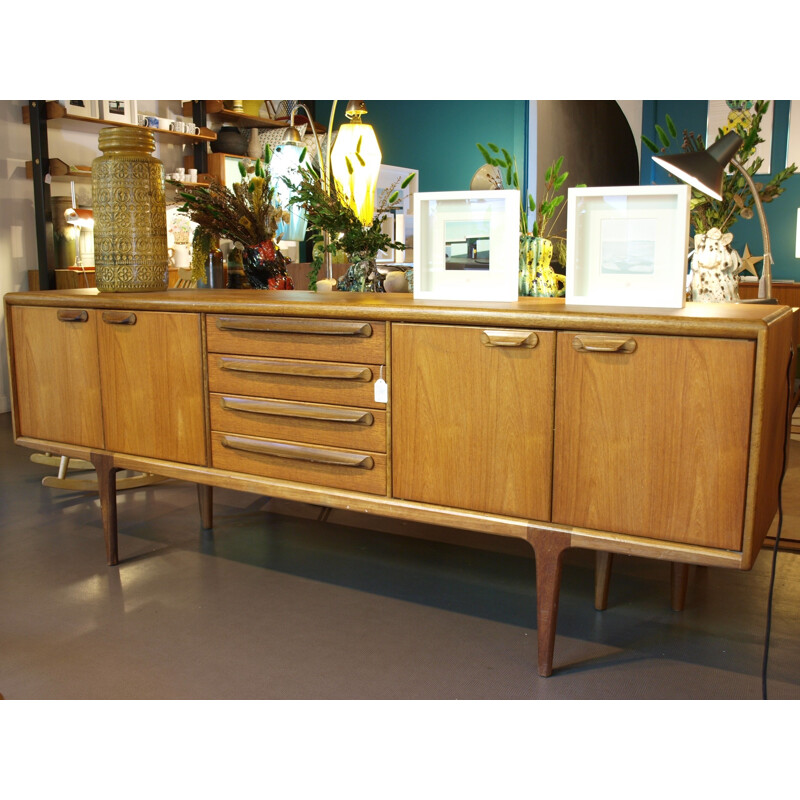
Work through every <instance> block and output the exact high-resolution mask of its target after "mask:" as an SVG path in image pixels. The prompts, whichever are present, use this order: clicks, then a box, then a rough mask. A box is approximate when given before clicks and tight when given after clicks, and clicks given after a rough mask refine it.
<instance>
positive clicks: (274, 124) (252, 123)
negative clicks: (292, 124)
mask: <svg viewBox="0 0 800 800" xmlns="http://www.w3.org/2000/svg"><path fill="white" fill-rule="evenodd" d="M196 103H204V104H205V111H206V114H209V115H213V116H214V117H216V118H217V119H219V120H220V122H227V123H229V124H231V125H235V126H236V127H237V128H288V127H289V123H288V121H287V122H284V121H282V120H275V119H270V118H269V117H255V116H252V115H250V114H243V113H242V112H241V111H231V110H230V109H229V108H225V106H224V104H223V101H222V100H191V101H189V102H187V103H184V104H183V115H184V116H185V117H191V116H192V115H193V113H194V110H195V104H196ZM197 124H198V123H197V122H195V125H197Z"/></svg>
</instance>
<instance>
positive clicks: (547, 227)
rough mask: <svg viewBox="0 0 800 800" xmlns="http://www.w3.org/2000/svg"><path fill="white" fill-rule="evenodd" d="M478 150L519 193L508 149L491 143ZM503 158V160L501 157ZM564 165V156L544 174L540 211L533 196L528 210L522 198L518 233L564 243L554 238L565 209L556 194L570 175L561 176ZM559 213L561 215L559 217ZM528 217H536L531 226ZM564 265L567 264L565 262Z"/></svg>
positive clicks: (507, 184) (561, 196) (583, 184)
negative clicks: (555, 228)
mask: <svg viewBox="0 0 800 800" xmlns="http://www.w3.org/2000/svg"><path fill="white" fill-rule="evenodd" d="M477 147H478V150H479V151H480V153H481V155H482V156H483V158H484V160H485V161H486V163H487V164H490V165H492V166H495V167H497V168H498V169H500V170H503V171H504V173H505V179H504V180H505V185H506V186H508V187H509V188H510V189H519V174H518V172H517V161H516V159H515V158H514V157H513V156H512V155H511V154H510V153H509V152H508V150H506V149H505V148H502V147H498V146H497V145H496V144H493V143H492V142H488V143H487V144H486V145H485V146H484V145H482V144H479V145H477ZM501 155H502V157H501ZM563 165H564V156H559V157H558V158H557V159H556V160H555V161H554V162H553V163H552V164H551V165H550V166H549V167H548V168H547V171H546V172H545V176H544V194H543V196H542V199H541V202H540V203H539V205H538V207H537V205H536V199H535V198H534V196H533V195H532V194H529V195H528V207H527V210H526V208H525V205H524V203H523V202H522V198H520V206H519V230H520V233H522V234H527V233H530V234H531V235H532V236H541V237H543V238H545V239H563V237H561V236H553V234H552V231H553V227H554V226H555V224H556V222H557V221H558V219H559V217H560V216H561V213H562V212H563V210H564V208H566V205H565V204H564V199H565V197H564V195H563V194H557V192H559V190H560V189H561V187H562V186H563V185H564V183H565V181H566V180H567V178H568V177H569V172H562V171H561V168H562V167H563ZM577 185H578V186H585V185H586V184H585V183H579V184H577ZM556 211H558V213H556ZM529 214H531V215H532V216H533V220H532V222H531V224H530V226H529V224H528V223H529ZM557 247H558V251H559V252H561V253H563V243H562V244H561V245H557ZM561 263H564V262H563V261H562V262H561Z"/></svg>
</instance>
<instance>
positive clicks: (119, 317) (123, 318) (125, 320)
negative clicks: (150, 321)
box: [103, 311, 136, 325]
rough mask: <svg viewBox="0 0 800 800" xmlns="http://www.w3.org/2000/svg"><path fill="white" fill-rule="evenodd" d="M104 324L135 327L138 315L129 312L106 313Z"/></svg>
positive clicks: (104, 313) (104, 314)
mask: <svg viewBox="0 0 800 800" xmlns="http://www.w3.org/2000/svg"><path fill="white" fill-rule="evenodd" d="M103 322H107V323H108V324H109V325H135V324H136V314H133V313H131V312H129V311H104V312H103Z"/></svg>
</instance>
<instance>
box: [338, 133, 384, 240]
mask: <svg viewBox="0 0 800 800" xmlns="http://www.w3.org/2000/svg"><path fill="white" fill-rule="evenodd" d="M381 157H382V156H381V149H380V147H379V146H378V139H377V137H376V136H375V131H374V130H373V129H372V125H366V124H365V123H363V122H354V123H346V124H344V125H342V126H341V128H339V132H338V134H337V135H336V143H335V144H334V146H333V151H332V152H331V171H332V172H333V178H334V180H335V181H336V185H337V188H338V190H339V192H340V193H341V194H342V196H343V197H344V198H345V199H346V200H347V203H348V205H349V206H350V208H352V209H353V212H354V213H355V215H356V216H357V217H358V218H359V219H360V220H361V222H362V224H363V225H371V224H372V220H373V218H374V216H375V187H376V186H377V183H378V173H379V172H380V168H381Z"/></svg>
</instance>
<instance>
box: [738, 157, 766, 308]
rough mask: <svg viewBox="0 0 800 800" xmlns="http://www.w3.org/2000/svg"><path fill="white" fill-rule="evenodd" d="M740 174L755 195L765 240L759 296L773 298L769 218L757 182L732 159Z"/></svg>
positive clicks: (754, 198) (762, 235) (754, 199)
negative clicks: (765, 213) (765, 212)
mask: <svg viewBox="0 0 800 800" xmlns="http://www.w3.org/2000/svg"><path fill="white" fill-rule="evenodd" d="M730 163H731V164H733V166H734V167H736V169H738V170H739V172H741V173H742V175H743V176H744V179H745V181H746V183H747V185H748V187H749V188H750V193H751V194H752V195H753V202H754V203H755V206H756V212H757V213H758V221H759V222H760V223H761V238H762V239H763V240H764V261H763V269H762V270H761V280H760V281H759V282H758V296H759V297H760V298H771V297H772V248H771V246H770V241H769V228H768V227H767V218H766V216H765V215H764V205H763V204H762V202H761V198H760V197H759V195H758V190H757V189H756V185H755V182H754V181H753V178H752V176H751V175H750V173H749V172H748V171H747V170H746V169H745V168H744V167H743V166H742V165H741V164H740V163H739V161H737V160H736V159H735V158H732V159H731V161H730Z"/></svg>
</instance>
